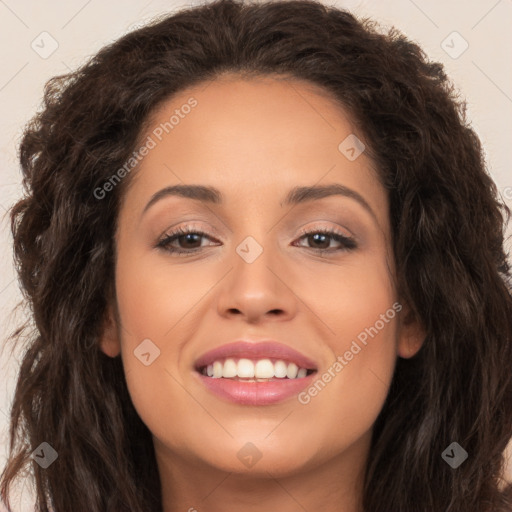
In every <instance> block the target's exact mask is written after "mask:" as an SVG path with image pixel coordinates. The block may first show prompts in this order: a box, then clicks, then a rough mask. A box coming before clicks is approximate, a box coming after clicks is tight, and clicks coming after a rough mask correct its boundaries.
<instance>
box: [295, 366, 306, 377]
mask: <svg viewBox="0 0 512 512" xmlns="http://www.w3.org/2000/svg"><path fill="white" fill-rule="evenodd" d="M307 373H308V371H307V370H306V368H301V369H300V370H299V371H298V372H297V379H303V378H304V377H305V376H306V375H307Z"/></svg>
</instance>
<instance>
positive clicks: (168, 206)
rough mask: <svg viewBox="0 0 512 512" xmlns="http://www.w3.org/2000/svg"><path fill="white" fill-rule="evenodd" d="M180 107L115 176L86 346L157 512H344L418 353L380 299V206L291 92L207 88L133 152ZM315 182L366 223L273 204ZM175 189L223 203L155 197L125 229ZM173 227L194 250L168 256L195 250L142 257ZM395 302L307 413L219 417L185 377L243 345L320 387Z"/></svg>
mask: <svg viewBox="0 0 512 512" xmlns="http://www.w3.org/2000/svg"><path fill="white" fill-rule="evenodd" d="M191 97H193V98H195V99H196V100H197V102H198V104H197V106H196V107H195V108H194V109H192V110H191V112H190V113H189V114H188V115H186V116H184V118H183V119H180V122H179V124H178V125H176V126H175V127H174V129H173V130H172V131H170V132H169V134H168V135H166V136H165V137H163V138H162V140H161V141H159V142H158V144H157V145H156V147H154V148H153V149H151V150H150V151H149V153H148V154H147V155H146V156H145V157H144V158H143V159H142V161H141V162H140V164H139V165H138V167H137V169H136V171H133V174H132V175H131V176H130V180H132V181H131V183H130V187H129V188H128V190H127V192H126V195H125V197H124V201H123V204H122V207H121V210H120V213H119V219H118V221H119V222H118V229H117V233H116V246H117V255H116V273H115V282H116V301H117V303H116V304H115V306H114V307H111V308H110V309H109V312H108V315H107V321H106V325H105V329H104V336H103V339H102V342H101V347H102V350H103V351H104V352H105V353H106V354H108V355H110V356H111V357H114V356H116V355H118V354H119V353H121V356H122V360H123V365H124V369H125V373H126V378H127V383H128V388H129V392H130V395H131V398H132V400H133V403H134V406H135V408H136V409H137V411H138V413H139V415H140V417H141V418H142V420H143V421H144V423H145V424H146V425H147V426H148V428H149V430H150V431H151V433H152V435H153V439H154V444H155V452H156V456H157V461H158V467H159V472H160V477H161V482H162V489H163V502H164V511H165V512H178V511H185V510H190V511H191V512H192V511H193V510H197V511H199V512H200V511H203V510H204V511H206V510H207V511H209V512H217V511H219V512H220V511H223V512H230V511H235V510H236V511H239V510H244V511H247V512H255V511H264V510H280V511H281V512H292V511H293V512H296V511H297V510H299V509H305V510H310V511H311V510H323V511H325V512H334V511H336V512H358V511H360V510H362V509H361V505H360V501H361V493H362V485H363V473H364V468H365V465H366V461H367V458H368V452H369V446H370V439H371V432H372V425H373V423H374V422H375V419H376V418H377V416H378V414H379V412H380V410H381V409H382V406H383V403H384V400H385V398H386V395H387V392H388V389H389V385H390V382H391V378H392V375H393V371H394V367H395V362H396V359H397V357H411V356H413V355H414V354H415V353H416V352H417V350H419V348H420V346H421V342H422V340H423V338H424V333H423V331H422V329H421V327H420V326H419V325H418V324H417V323H416V322H415V321H414V320H411V319H410V318H409V315H408V311H409V309H408V308H407V305H406V304H403V303H402V302H400V298H399V297H398V296H397V292H396V289H395V285H394V279H395V274H394V263H393V257H392V250H391V245H390V225H389V217H388V207H389V205H388V198H387V194H386V191H385V189H384V188H383V186H382V185H381V184H380V182H379V180H378V179H377V176H376V173H375V172H374V170H373V169H372V166H371V161H370V160H369V159H368V158H367V156H366V154H365V153H364V152H363V153H362V154H361V155H360V156H359V157H358V158H356V159H355V160H354V161H350V160H348V159H347V158H346V156H345V155H344V154H342V153H341V152H340V151H339V150H338V145H339V144H340V142H341V141H343V140H344V139H345V138H346V137H347V136H348V135H349V134H351V133H357V132H356V130H355V128H354V125H353V123H351V121H350V119H349V118H348V117H347V115H346V114H345V113H344V112H343V110H342V109H341V108H340V107H339V106H338V105H337V104H336V103H334V102H333V100H332V99H330V98H329V97H328V95H327V94H326V93H325V92H323V91H322V90H320V89H318V88H317V87H315V86H313V85H311V84H309V83H306V82H302V81H299V80H295V79H292V80H282V79H276V78H275V77H274V78H271V77H265V78H257V79H255V78H251V79H243V78H241V77H237V76H235V75H233V76H231V75H224V76H222V77H220V78H218V79H216V80H215V81H213V82H209V83H206V84H205V83H202V84H199V85H197V86H194V87H193V88H190V89H187V90H184V91H181V92H180V93H179V94H177V95H176V96H174V97H173V98H172V99H171V100H169V101H167V102H166V103H165V104H163V105H162V106H161V107H160V108H159V109H158V111H157V112H155V114H154V116H153V118H152V122H151V127H150V128H149V129H148V131H147V132H146V133H145V134H143V135H144V136H143V137H142V140H144V139H145V138H146V137H147V136H148V135H151V133H152V130H153V129H154V128H155V127H157V126H158V125H159V124H160V123H162V122H165V121H168V120H169V118H170V116H171V115H172V114H173V113H174V111H175V109H177V108H178V109H179V108H180V107H181V106H182V105H183V104H185V103H186V102H187V101H188V99H189V98H191ZM360 138H361V139H362V137H361V136H360ZM332 183H339V184H341V185H343V186H345V187H348V188H350V189H352V190H353V191H355V192H357V193H358V194H360V195H361V196H362V197H363V198H364V199H365V201H366V202H367V203H368V205H369V206H370V208H371V210H372V211H373V214H374V215H372V214H371V213H370V212H369V211H368V210H367V209H365V208H364V207H363V206H362V205H361V204H360V203H359V202H357V201H356V200H355V199H353V198H350V197H346V196H343V195H333V196H330V197H325V198H322V199H315V200H311V201H308V202H306V203H304V204H298V205H295V206H293V207H292V206H284V205H282V204H281V203H282V201H283V199H284V196H285V193H286V192H288V190H289V189H291V188H292V187H296V186H310V185H316V184H332ZM176 184H201V185H211V186H214V187H216V188H218V189H219V190H220V191H221V192H222V194H223V195H224V196H225V199H224V203H223V204H209V203H205V202H201V201H199V200H195V199H190V198H183V197H177V196H168V197H165V198H163V199H161V200H160V201H157V202H156V203H154V204H153V205H152V206H151V207H150V208H149V209H148V210H147V211H146V212H145V213H144V214H142V212H143V210H144V207H145V206H146V204H147V203H148V201H149V200H150V198H151V197H152V196H153V194H154V193H155V192H157V191H159V190H160V189H163V188H165V187H168V186H170V185H176ZM187 225H192V226H193V227H194V228H195V229H196V230H198V231H202V232H205V233H207V236H204V237H202V238H196V239H194V240H196V243H195V244H194V243H193V242H190V241H188V242H187V240H183V239H181V242H180V241H179V240H178V241H174V242H173V246H174V247H179V248H181V249H187V248H191V247H201V248H200V249H199V252H196V253H192V254H190V255H186V256H180V255H175V254H172V253H170V252H166V251H165V250H164V249H162V248H158V247H155V246H156V244H157V243H158V241H159V240H160V239H162V238H163V237H164V236H165V235H166V234H168V233H170V232H172V231H173V230H174V229H175V228H178V227H185V226H187ZM300 228H306V229H307V231H313V234H314V233H315V232H317V231H315V229H316V230H318V229H328V230H332V229H337V230H339V231H340V232H341V233H343V234H344V235H345V236H349V237H352V238H354V239H355V240H356V241H357V248H355V249H352V250H340V251H337V252H331V253H330V254H324V255H321V254H319V252H318V248H325V247H330V250H331V251H333V249H336V248H340V247H341V248H343V246H342V244H340V243H339V242H336V241H335V240H334V239H329V238H327V239H326V241H324V242H323V243H322V241H320V242H318V241H317V242H315V240H314V239H312V237H311V236H309V237H308V236H303V235H302V234H301V232H300ZM247 236H251V237H253V238H254V239H255V240H256V241H257V242H258V244H259V245H260V246H261V247H262V249H263V252H262V254H261V255H260V256H259V257H258V258H257V259H256V260H255V261H254V262H252V263H247V262H246V261H245V260H244V259H242V258H241V257H240V256H239V255H238V253H237V252H236V248H237V246H238V245H239V244H240V243H241V242H242V241H243V240H244V239H245V238H246V237H247ZM187 243H188V245H187ZM396 302H399V303H400V304H401V305H402V306H403V309H402V311H401V312H400V313H399V314H397V315H396V316H395V317H394V318H393V319H392V320H388V322H386V323H385V325H384V327H383V328H382V329H381V330H379V331H378V334H377V335H375V336H374V337H373V338H368V343H367V345H366V346H363V348H362V350H361V351H360V352H359V353H358V354H357V355H355V356H354V357H353V359H352V360H351V361H348V362H347V364H346V366H344V368H343V370H342V371H340V372H338V373H337V374H336V376H335V377H334V378H332V380H331V381H330V382H329V383H328V384H327V385H326V386H325V387H324V389H322V391H321V392H319V393H318V394H317V395H316V396H315V397H314V398H312V399H311V400H310V401H309V403H307V404H302V403H300V402H299V400H298V399H297V396H293V397H291V398H289V399H286V400H285V401H283V402H280V403H278V404H272V405H267V406H247V405H239V404H236V403H232V402H229V401H227V400H224V399H221V398H219V397H217V396H216V395H214V394H213V393H211V392H210V391H209V390H208V389H206V388H205V386H204V385H203V384H202V383H201V382H200V380H199V379H198V375H197V373H196V372H195V371H194V362H195V360H196V359H197V358H198V357H199V356H200V355H202V354H203V353H205V352H206V351H208V350H210V349H212V348H214V347H218V346H221V345H223V344H225V343H228V342H231V341H234V340H235V339H239V338H245V337H251V339H258V338H271V339H275V340H277V341H280V342H282V343H285V344H287V345H289V346H291V347H293V348H295V349H296V350H298V351H299V352H302V353H303V354H305V355H306V356H308V357H309V358H311V359H313V360H314V361H315V362H316V363H317V366H318V369H319V375H321V374H322V373H323V372H325V371H327V369H328V368H329V367H332V365H333V363H334V362H335V361H336V356H337V355H343V354H344V353H345V352H346V351H347V350H348V349H349V348H350V346H351V343H352V341H353V340H356V338H357V336H358V334H360V333H361V332H362V331H364V329H365V328H369V327H370V326H374V325H375V323H376V321H377V320H379V319H380V318H382V317H381V316H380V315H382V314H385V313H386V311H387V310H389V309H390V308H392V305H393V304H394V303H396ZM116 313H117V316H116ZM406 319H407V321H406ZM147 338H149V339H150V340H151V341H152V342H153V343H154V344H155V345H156V346H157V347H158V348H159V350H160V355H159V357H157V358H156V359H155V360H154V361H153V362H152V363H151V364H150V365H149V366H145V365H144V364H142V363H141V361H140V360H139V359H138V358H137V357H135V356H134V350H135V349H136V348H137V346H138V345H139V344H140V343H141V342H142V340H144V339H147ZM248 442H251V443H253V444H254V445H255V446H256V447H257V450H258V451H259V453H260V454H261V459H260V460H259V461H258V462H257V463H256V464H254V465H253V466H252V467H247V466H246V465H244V464H243V463H242V462H241V461H240V459H239V458H238V457H237V453H238V452H239V450H240V449H242V448H243V447H244V446H245V445H246V443H248Z"/></svg>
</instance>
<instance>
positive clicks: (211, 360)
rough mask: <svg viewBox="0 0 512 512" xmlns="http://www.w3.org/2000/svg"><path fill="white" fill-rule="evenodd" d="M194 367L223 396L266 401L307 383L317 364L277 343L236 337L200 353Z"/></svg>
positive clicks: (287, 394)
mask: <svg viewBox="0 0 512 512" xmlns="http://www.w3.org/2000/svg"><path fill="white" fill-rule="evenodd" d="M194 370H195V373H196V375H197V376H198V378H199V380H200V381H201V382H202V383H203V384H204V385H205V386H206V388H207V389H208V390H209V391H211V392H213V393H214V394H216V395H217V396H219V397H221V398H223V399H225V400H228V401H230V402H236V403H238V404H245V405H268V404H272V403H276V402H279V401H282V400H284V399H286V398H289V397H291V396H292V395H295V394H297V393H298V392H300V391H301V389H303V388H304V387H306V386H307V385H309V384H310V383H311V381H312V378H313V375H314V374H316V373H317V372H318V366H317V365H316V363H315V362H313V361H312V360H311V359H309V358H307V357H306V356H304V355H303V354H301V353H300V352H297V351H296V350H294V349H292V348H291V347H288V346H286V345H283V344H281V343H277V342H274V341H265V342H259V343H250V342H246V341H237V342H234V343H231V344H228V345H223V346H221V347H219V348H216V349H213V350H211V351H209V352H207V353H206V354H204V355H203V356H201V357H200V358H199V359H198V360H197V361H196V363H195V366H194Z"/></svg>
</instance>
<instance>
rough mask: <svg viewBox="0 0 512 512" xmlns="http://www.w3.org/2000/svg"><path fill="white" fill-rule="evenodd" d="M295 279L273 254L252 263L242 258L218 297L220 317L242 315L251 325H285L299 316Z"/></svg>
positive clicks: (235, 259)
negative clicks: (294, 288) (272, 323)
mask: <svg viewBox="0 0 512 512" xmlns="http://www.w3.org/2000/svg"><path fill="white" fill-rule="evenodd" d="M292 288H293V279H292V276H291V274H290V273H289V271H288V272H287V271H286V269H285V268H284V265H281V264H280V263H279V258H278V257H277V256H276V255H275V254H274V255H273V254H271V251H270V250H265V249H264V250H263V252H262V253H261V254H260V255H259V256H258V257H257V258H256V260H254V261H252V262H251V263H249V262H248V261H246V260H244V259H243V258H242V257H240V256H239V255H238V254H235V256H234V258H233V268H232V269H231V271H230V272H229V274H228V275H227V276H226V279H225V280H224V282H223V284H222V287H221V290H220V293H219V296H218V313H219V315H221V316H223V317H225V318H230V317H232V316H234V315H240V316H241V317H242V318H243V319H244V320H245V321H246V322H247V323H251V324H257V323H260V322H263V321H269V320H271V321H285V320H290V319H291V318H293V317H294V316H295V315H296V313H297V308H298V304H297V301H298V297H297V296H296V295H295V292H294V291H293V289H292Z"/></svg>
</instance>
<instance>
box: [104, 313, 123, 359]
mask: <svg viewBox="0 0 512 512" xmlns="http://www.w3.org/2000/svg"><path fill="white" fill-rule="evenodd" d="M100 348H101V350H102V351H103V352H104V353H105V354H106V355H107V356H110V357H116V356H118V355H119V354H120V352H121V342H120V339H119V330H118V328H117V323H116V319H115V316H114V313H113V310H112V306H110V305H109V306H108V307H107V311H106V313H105V317H104V321H103V327H102V331H101V338H100Z"/></svg>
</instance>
